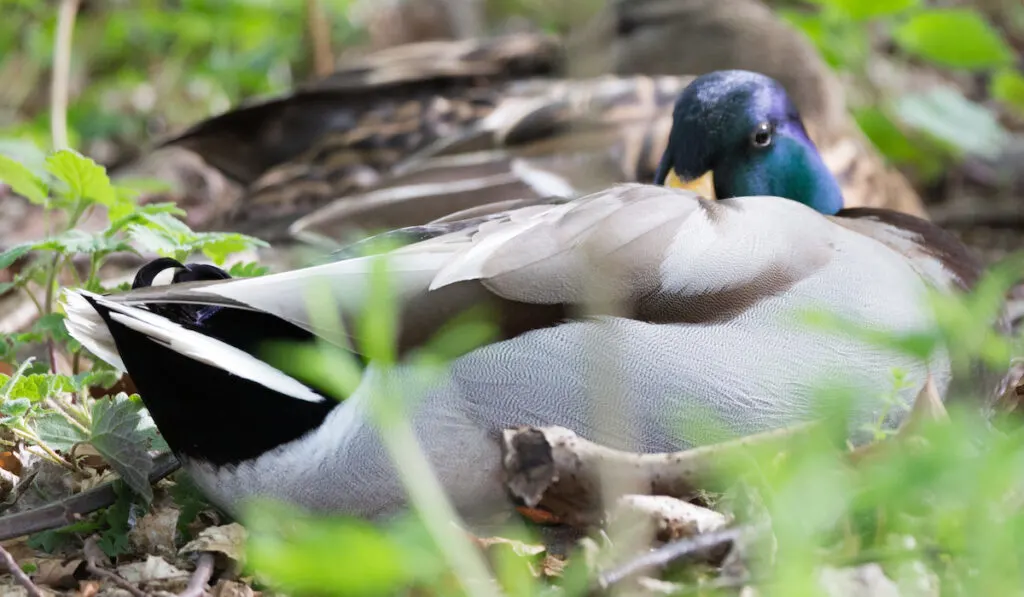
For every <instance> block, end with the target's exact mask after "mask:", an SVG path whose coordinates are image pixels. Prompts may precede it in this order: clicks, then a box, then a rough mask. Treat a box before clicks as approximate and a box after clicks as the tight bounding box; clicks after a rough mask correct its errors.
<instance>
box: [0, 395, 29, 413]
mask: <svg viewBox="0 0 1024 597" xmlns="http://www.w3.org/2000/svg"><path fill="white" fill-rule="evenodd" d="M30 408H32V402H31V401H29V399H28V398H13V399H9V400H4V402H3V404H0V414H3V415H7V416H8V417H23V416H25V413H27V412H28V409H30Z"/></svg>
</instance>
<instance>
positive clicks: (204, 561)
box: [178, 552, 214, 597]
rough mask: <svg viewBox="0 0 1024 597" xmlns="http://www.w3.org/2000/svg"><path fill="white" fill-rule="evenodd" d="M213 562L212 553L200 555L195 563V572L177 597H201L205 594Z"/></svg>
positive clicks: (211, 573) (211, 574)
mask: <svg viewBox="0 0 1024 597" xmlns="http://www.w3.org/2000/svg"><path fill="white" fill-rule="evenodd" d="M213 562H214V558H213V554H212V553H209V552H207V553H203V554H201V555H200V556H199V561H198V562H196V571H195V572H194V573H192V578H190V579H189V581H188V586H187V587H185V590H184V591H182V592H180V593H178V597H202V596H203V595H204V594H205V593H206V588H207V585H209V583H210V577H211V576H213Z"/></svg>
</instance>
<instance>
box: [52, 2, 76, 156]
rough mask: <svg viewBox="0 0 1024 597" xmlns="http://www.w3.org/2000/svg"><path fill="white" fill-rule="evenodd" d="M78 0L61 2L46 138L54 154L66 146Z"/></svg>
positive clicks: (54, 50)
mask: <svg viewBox="0 0 1024 597" xmlns="http://www.w3.org/2000/svg"><path fill="white" fill-rule="evenodd" d="M78 2H79V0H61V3H60V12H59V14H58V16H57V37H56V39H55V40H54V48H53V77H52V78H51V79H50V135H51V136H52V138H53V149H54V151H56V150H60V149H65V148H67V147H68V87H69V80H70V78H71V37H72V35H73V34H74V31H75V15H76V14H77V13H78Z"/></svg>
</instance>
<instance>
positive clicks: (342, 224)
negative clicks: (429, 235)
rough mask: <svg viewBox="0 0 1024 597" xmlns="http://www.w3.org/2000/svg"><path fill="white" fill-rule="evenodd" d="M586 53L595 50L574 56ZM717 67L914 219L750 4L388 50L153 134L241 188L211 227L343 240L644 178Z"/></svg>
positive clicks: (849, 191)
mask: <svg viewBox="0 0 1024 597" xmlns="http://www.w3.org/2000/svg"><path fill="white" fill-rule="evenodd" d="M609 40H611V41H610V42H609ZM693 48H699V49H700V51H692V49H693ZM597 50H607V52H608V53H607V54H604V53H597V54H595V52H597ZM584 54H586V55H588V56H592V57H594V56H596V58H594V59H593V60H587V61H584V62H585V65H583V66H581V64H583V62H581V61H579V60H576V57H577V56H581V55H584ZM593 64H598V65H601V66H599V67H594V66H592V65H593ZM726 68H741V69H746V70H751V71H756V72H761V73H764V74H767V75H769V76H771V77H773V78H775V79H777V80H779V81H780V82H781V83H782V84H783V85H784V86H785V87H786V89H787V90H788V91H789V92H790V94H791V95H792V97H793V98H794V101H795V103H796V104H797V106H798V107H799V108H800V110H801V113H802V114H804V115H805V116H804V120H805V122H806V123H807V128H808V131H809V134H810V136H811V138H812V139H813V140H814V141H815V143H816V145H817V146H818V147H819V149H820V151H821V154H822V156H823V158H824V160H825V163H826V164H827V165H828V167H829V169H830V170H831V171H832V173H833V175H834V176H835V177H836V178H837V180H839V182H840V185H841V187H842V189H843V195H844V199H845V202H846V205H847V206H875V207H888V208H892V209H897V210H899V211H904V212H907V213H912V214H916V215H925V212H924V209H923V207H922V205H921V202H920V199H919V198H918V196H917V194H916V193H915V192H914V190H913V189H912V188H911V187H910V185H909V184H908V183H907V181H906V180H905V179H904V178H903V177H902V175H900V174H899V173H898V172H897V171H895V170H894V169H891V168H888V167H887V166H886V165H885V164H884V162H883V160H882V158H881V156H879V155H878V153H877V152H876V151H875V150H874V148H873V147H872V146H871V145H870V143H869V142H868V141H867V140H866V139H865V138H864V137H863V135H862V134H861V133H860V132H859V130H858V129H857V127H856V125H855V124H854V122H853V121H852V119H851V117H850V116H849V114H848V113H847V112H846V108H845V103H844V101H843V90H842V88H841V86H840V85H839V83H838V81H836V80H835V77H834V75H832V73H831V72H830V71H829V70H828V68H827V67H826V65H825V64H824V62H823V61H822V60H821V59H820V57H819V56H818V55H817V53H816V51H815V50H814V48H813V47H812V46H811V45H810V44H809V42H807V41H806V40H805V39H803V38H802V37H801V36H800V34H798V33H797V32H796V31H795V30H793V29H792V28H791V27H789V26H788V25H786V24H784V23H782V22H781V21H780V20H778V19H777V18H776V17H775V16H774V15H773V14H772V13H771V12H770V11H769V10H768V9H767V8H765V7H764V6H763V5H761V4H760V3H759V2H756V1H753V0H724V1H723V0H719V1H717V2H710V1H708V0H696V1H694V0H685V1H677V2H658V1H654V0H648V1H637V0H630V1H629V2H620V3H617V4H614V5H612V6H610V7H609V8H608V9H606V10H605V11H604V12H603V13H602V14H601V15H599V16H598V17H597V18H596V19H595V20H594V21H593V23H592V24H591V26H590V27H588V28H587V30H586V31H581V32H577V33H576V34H574V35H571V36H569V38H568V39H567V40H559V39H555V38H552V37H548V36H543V35H534V34H525V33H523V34H514V35H508V36H502V37H497V38H490V39H482V40H473V39H470V40H459V41H431V42H423V43H418V44H406V45H401V46H396V47H393V48H387V49H384V50H381V51H379V52H375V53H371V54H370V55H368V56H365V57H363V58H360V59H357V60H354V61H349V62H347V63H343V64H342V65H341V66H340V68H339V69H338V70H337V71H336V72H335V73H334V74H332V75H331V76H329V77H327V78H325V79H322V80H320V81H316V82H313V83H310V84H308V85H305V86H302V87H300V88H298V89H296V90H295V91H294V92H293V93H290V94H288V95H286V96H283V97H281V98H277V99H273V100H270V101H264V102H257V103H254V104H251V105H247V106H243V107H240V108H237V109H234V110H231V111H229V112H227V113H225V114H223V115H220V116H217V117H214V118H211V119H209V120H207V121H204V122H201V123H198V124H197V125H195V126H193V127H191V128H190V129H189V130H188V131H185V132H184V133H182V134H180V135H178V136H176V137H174V138H171V139H168V140H167V145H168V146H176V147H181V148H186V149H188V150H189V151H192V152H195V153H196V154H198V155H199V156H201V157H202V158H203V159H204V160H206V161H207V162H208V163H209V164H211V165H213V166H214V167H216V168H218V169H219V170H220V171H222V172H223V173H225V174H226V175H228V176H229V177H231V178H232V179H234V180H235V181H237V182H238V183H239V184H240V185H241V186H242V188H243V192H242V195H241V198H240V199H239V200H238V201H237V202H235V203H234V204H233V205H231V206H229V207H228V208H227V209H224V210H223V211H222V212H221V213H220V217H219V218H217V219H215V220H214V221H212V222H211V223H210V226H213V227H219V228H234V229H240V230H243V231H247V232H250V233H253V234H256V235H260V236H263V237H264V238H267V239H268V240H271V241H275V240H277V241H281V240H285V239H288V238H290V237H292V236H293V235H294V234H295V233H300V234H302V235H303V237H304V238H306V239H309V238H314V237H317V238H321V239H334V240H344V238H345V237H346V236H347V235H348V234H349V233H353V232H356V231H360V230H363V229H364V228H384V229H390V228H395V227H401V226H407V225H412V224H417V223H423V222H425V221H428V220H430V219H433V218H435V217H438V216H440V215H443V214H445V213H450V212H452V211H456V210H458V209H462V208H465V207H468V206H470V205H473V204H480V203H487V202H492V201H501V200H504V199H507V198H514V197H526V198H529V197H540V196H542V195H543V194H545V193H551V192H552V191H555V192H556V194H558V193H573V194H580V193H586V192H591V191H594V190H597V189H600V188H604V187H605V186H607V185H608V184H610V183H613V182H628V181H641V182H648V181H651V180H652V177H653V175H654V172H655V170H656V167H657V159H658V156H659V155H660V153H661V149H662V148H663V147H664V144H665V142H666V139H667V134H668V130H669V127H670V125H669V120H670V115H671V109H672V105H673V102H674V99H675V96H676V94H677V92H678V90H679V89H681V88H682V87H683V86H685V85H686V84H687V83H688V82H689V81H691V80H692V78H693V76H694V75H698V74H703V73H706V72H709V71H712V70H719V69H726ZM581 71H582V72H581ZM608 72H612V73H614V74H611V75H609V74H607V73H608ZM567 73H571V74H572V75H573V78H571V79H565V78H562V77H565V76H567ZM484 152H489V153H484ZM547 173H553V174H554V175H555V176H554V177H551V176H545V174H547ZM422 183H430V184H432V185H434V186H433V187H428V186H417V185H422ZM356 195H358V197H356ZM444 197H449V198H450V199H451V202H450V203H446V200H445V199H444ZM332 202H334V203H335V205H333V206H331V203H332ZM345 203H349V205H348V206H345V205H344V204H345ZM326 206H330V207H326ZM322 208H323V209H324V211H320V212H319V213H314V212H317V210H320V209H322ZM309 214H314V215H309ZM304 216H309V217H308V218H306V219H304V220H303V221H302V222H301V223H300V224H298V225H297V226H293V224H294V223H295V222H296V220H299V219H300V218H302V217H304ZM289 227H291V231H290V232H289Z"/></svg>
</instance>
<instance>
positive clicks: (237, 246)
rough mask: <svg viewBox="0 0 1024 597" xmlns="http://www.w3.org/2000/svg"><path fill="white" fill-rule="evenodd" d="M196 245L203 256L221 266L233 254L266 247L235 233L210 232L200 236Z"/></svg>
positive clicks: (250, 237) (261, 242)
mask: <svg viewBox="0 0 1024 597" xmlns="http://www.w3.org/2000/svg"><path fill="white" fill-rule="evenodd" d="M197 244H198V245H199V246H198V248H199V249H201V250H202V252H203V254H204V255H206V256H207V257H209V258H210V259H211V260H212V261H213V262H214V263H216V264H217V265H223V264H224V261H225V260H226V259H227V258H228V257H229V256H230V255H232V254H233V253H239V252H241V251H245V250H248V249H251V248H254V247H266V246H268V245H267V243H265V242H263V241H262V240H259V239H258V238H254V237H252V236H246V235H244V234H239V233H237V232H228V233H223V232H210V233H207V234H204V235H202V236H201V237H200V238H199V239H198V242H197Z"/></svg>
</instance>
